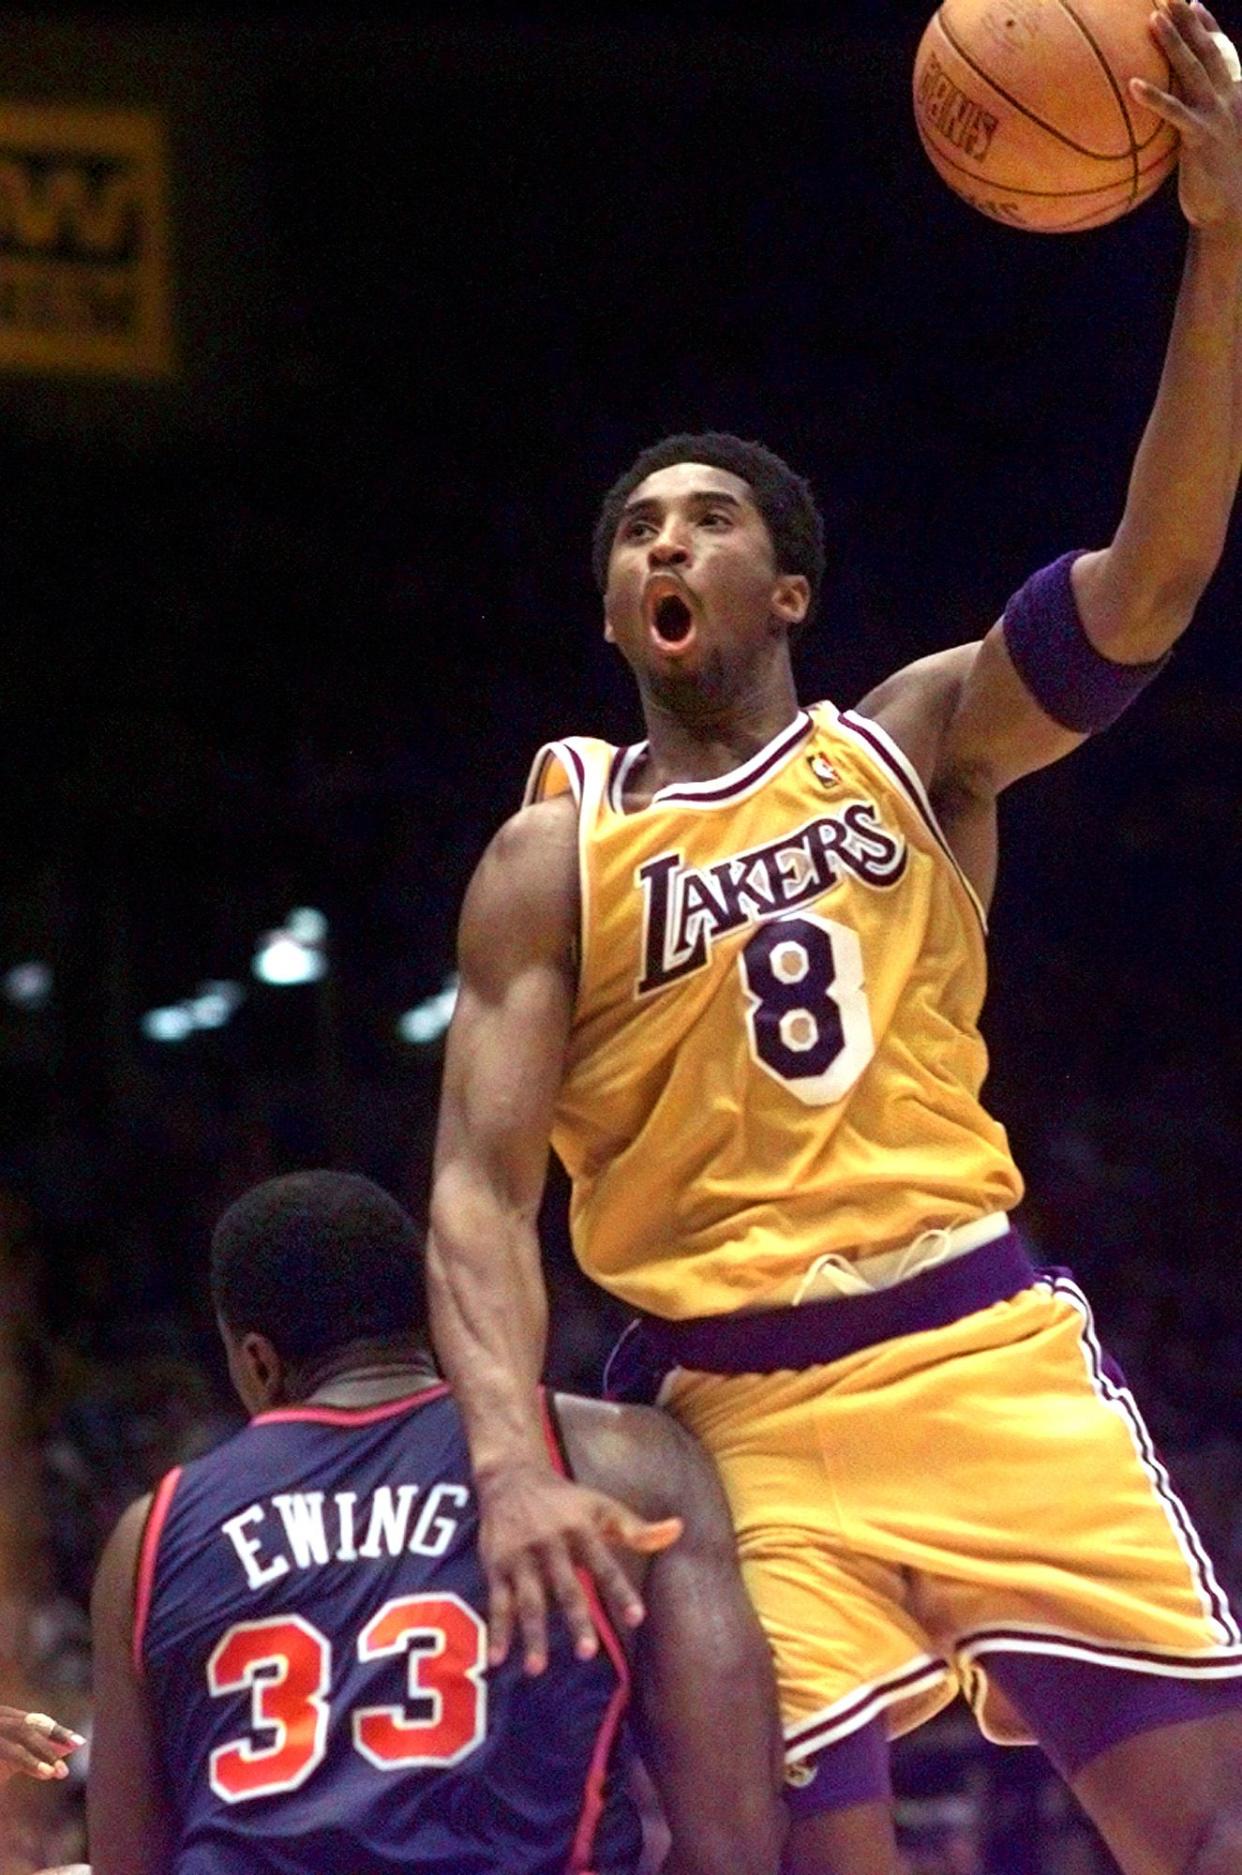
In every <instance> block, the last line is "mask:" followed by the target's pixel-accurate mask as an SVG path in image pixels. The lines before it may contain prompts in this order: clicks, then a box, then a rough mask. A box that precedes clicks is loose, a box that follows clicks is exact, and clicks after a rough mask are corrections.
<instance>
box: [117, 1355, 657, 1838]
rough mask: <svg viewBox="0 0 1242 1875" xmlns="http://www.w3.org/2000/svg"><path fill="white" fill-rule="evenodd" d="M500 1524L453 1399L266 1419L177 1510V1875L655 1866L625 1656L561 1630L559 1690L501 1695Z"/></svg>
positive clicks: (172, 1491)
mask: <svg viewBox="0 0 1242 1875" xmlns="http://www.w3.org/2000/svg"><path fill="white" fill-rule="evenodd" d="M477 1521H478V1519H477V1510H476V1504H475V1497H474V1492H473V1490H472V1488H471V1484H470V1472H469V1463H468V1455H467V1451H466V1444H465V1438H464V1435H463V1432H462V1429H461V1422H460V1419H459V1416H458V1412H457V1409H456V1407H455V1406H454V1404H453V1402H452V1400H451V1399H450V1398H449V1397H448V1394H447V1390H446V1389H442V1388H436V1389H430V1390H427V1391H424V1392H423V1393H421V1394H417V1395H415V1396H414V1397H413V1398H411V1399H405V1400H397V1401H394V1402H391V1403H389V1404H386V1405H384V1406H380V1407H375V1408H372V1409H370V1410H363V1411H352V1412H351V1411H343V1410H341V1409H339V1408H327V1407H313V1406H304V1407H295V1408H286V1409H283V1410H279V1411H276V1412H274V1413H268V1414H261V1415H260V1416H259V1417H258V1418H257V1419H256V1420H254V1421H253V1422H252V1423H251V1424H250V1425H249V1426H248V1427H247V1428H246V1430H245V1431H244V1432H242V1433H240V1434H239V1435H238V1436H237V1437H236V1438H235V1439H233V1440H231V1441H230V1442H229V1443H228V1444H226V1445H224V1446H222V1447H219V1448H218V1449H217V1450H216V1451H214V1452H212V1453H211V1454H209V1455H208V1456H207V1457H206V1458H201V1459H198V1460H197V1461H195V1463H193V1464H192V1465H190V1466H188V1467H187V1468H186V1470H185V1472H184V1473H183V1474H182V1475H181V1476H180V1477H179V1478H174V1480H173V1482H172V1483H171V1484H169V1485H168V1486H166V1488H165V1491H164V1492H163V1493H162V1494H161V1499H160V1502H159V1503H158V1505H157V1507H156V1510H155V1512H154V1513H153V1515H152V1516H151V1518H150V1519H149V1520H148V1524H147V1534H146V1539H145V1541H144V1545H143V1559H142V1567H141V1570H140V1579H142V1580H149V1581H150V1583H151V1595H150V1607H149V1613H148V1614H147V1616H146V1619H145V1622H142V1621H141V1620H140V1626H139V1629H138V1632H137V1633H136V1635H135V1646H136V1649H137V1655H138V1661H139V1669H140V1671H141V1672H142V1673H143V1674H144V1676H145V1678H146V1680H147V1682H148V1685H149V1691H150V1698H151V1701H152V1704H153V1706H154V1708H155V1710H156V1711H158V1713H159V1714H160V1733H161V1737H160V1746H161V1759H162V1762H163V1766H164V1772H165V1775H166V1777H167V1779H168V1784H169V1788H170V1789H171V1790H172V1792H173V1793H174V1798H175V1803H176V1809H177V1812H178V1816H179V1818H180V1822H181V1837H180V1847H179V1850H178V1855H177V1862H176V1867H177V1871H178V1875H200V1872H201V1875H207V1872H208V1871H210V1872H211V1875H232V1872H233V1871H236V1875H251V1871H253V1870H255V1868H256V1867H262V1868H263V1869H265V1870H267V1869H270V1870H272V1871H273V1872H275V1871H280V1875H285V1872H286V1871H288V1875H297V1872H298V1871H302V1870H306V1869H316V1870H320V1869H324V1870H326V1869H335V1868H340V1869H343V1870H345V1869H348V1870H353V1869H366V1870H368V1871H372V1870H373V1871H380V1870H385V1871H386V1870H390V1869H391V1870H392V1871H393V1875H396V1872H397V1871H398V1870H401V1871H404V1870H406V1869H408V1867H409V1864H410V1847H411V1845H412V1844H417V1845H418V1860H419V1867H420V1868H426V1869H427V1870H429V1871H431V1870H436V1871H439V1870H443V1871H444V1872H445V1875H448V1871H449V1870H453V1871H457V1870H459V1869H461V1868H469V1867H478V1868H484V1869H490V1868H497V1869H499V1868H501V1867H503V1868H504V1869H505V1870H506V1871H508V1872H509V1875H527V1872H529V1875H536V1871H538V1872H539V1875H542V1872H543V1871H545V1870H546V1871H548V1872H549V1875H551V1871H554V1870H555V1871H560V1870H563V1869H565V1868H568V1867H570V1866H573V1862H572V1857H573V1855H574V1851H575V1844H577V1846H578V1848H579V1850H586V1849H587V1848H588V1845H590V1846H591V1853H592V1858H593V1861H595V1862H598V1864H599V1865H600V1866H601V1867H603V1868H625V1867H628V1866H629V1865H630V1864H631V1862H632V1861H633V1860H634V1856H635V1849H636V1843H637V1834H636V1829H637V1826H636V1822H635V1819H634V1817H633V1815H632V1813H631V1811H630V1808H629V1805H628V1803H627V1800H626V1795H625V1789H624V1774H625V1770H626V1768H627V1767H626V1762H625V1754H624V1753H623V1752H618V1751H617V1749H616V1747H617V1743H618V1739H617V1732H618V1726H619V1723H620V1719H621V1715H622V1713H623V1712H624V1710H625V1707H626V1704H627V1700H628V1691H629V1670H628V1667H627V1664H626V1661H625V1657H624V1654H623V1653H622V1651H621V1648H620V1646H619V1644H618V1642H617V1641H616V1638H615V1637H614V1636H613V1635H612V1633H611V1632H610V1631H609V1632H607V1633H606V1636H605V1645H604V1647H603V1648H601V1650H600V1652H599V1653H598V1654H597V1656H596V1658H595V1659H594V1660H593V1661H590V1662H577V1661H575V1660H574V1659H573V1657H572V1652H571V1649H570V1645H569V1641H568V1637H567V1635H566V1633H565V1631H564V1629H563V1628H562V1629H558V1630H556V1631H555V1632H554V1635H553V1641H552V1654H551V1659H550V1662H549V1667H548V1670H547V1671H546V1672H545V1673H543V1674H541V1675H539V1676H538V1677H535V1678H532V1677H530V1676H528V1675H526V1674H525V1673H523V1671H522V1667H521V1663H520V1661H519V1660H518V1659H517V1658H516V1656H513V1657H511V1658H510V1659H509V1660H508V1661H507V1662H506V1663H505V1664H504V1665H503V1666H502V1667H500V1668H498V1669H497V1670H496V1671H494V1672H492V1673H490V1674H489V1673H488V1672H487V1636H486V1629H485V1625H484V1614H485V1608H486V1602H485V1587H486V1585H485V1582H484V1579H483V1574H482V1570H481V1568H480V1566H479V1561H478V1553H477V1548H476V1541H475V1539H476V1534H477ZM140 1612H141V1611H140ZM597 1767H598V1769H599V1771H600V1772H601V1773H602V1774H603V1775H602V1777H600V1778H596V1777H593V1775H592V1774H593V1770H594V1769H595V1768H597ZM568 1792H574V1793H578V1797H579V1802H578V1804H577V1806H576V1807H575V1805H574V1804H573V1803H567V1802H566V1793H568ZM601 1800H602V1801H601ZM579 1839H580V1840H579Z"/></svg>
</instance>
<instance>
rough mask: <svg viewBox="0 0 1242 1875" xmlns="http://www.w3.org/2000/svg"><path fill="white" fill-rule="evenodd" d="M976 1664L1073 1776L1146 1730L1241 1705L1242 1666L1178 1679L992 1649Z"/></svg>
mask: <svg viewBox="0 0 1242 1875" xmlns="http://www.w3.org/2000/svg"><path fill="white" fill-rule="evenodd" d="M976 1664H977V1665H979V1666H983V1667H985V1668H986V1671H987V1674H988V1677H989V1678H990V1679H991V1680H992V1682H993V1683H994V1684H995V1685H996V1686H997V1687H998V1688H999V1689H1000V1691H1001V1692H1002V1693H1003V1694H1004V1695H1005V1697H1006V1699H1008V1700H1009V1702H1010V1704H1011V1705H1013V1706H1014V1707H1015V1708H1016V1709H1017V1712H1018V1713H1019V1715H1020V1717H1021V1718H1022V1720H1023V1721H1024V1723H1025V1724H1026V1725H1028V1726H1029V1727H1030V1729H1031V1731H1032V1732H1033V1733H1034V1734H1035V1736H1036V1738H1038V1740H1039V1742H1040V1744H1041V1745H1042V1746H1043V1748H1044V1750H1045V1751H1046V1752H1047V1753H1048V1756H1049V1757H1050V1758H1051V1759H1052V1762H1053V1764H1054V1765H1055V1766H1056V1768H1057V1770H1058V1771H1060V1772H1061V1774H1062V1776H1063V1777H1067V1778H1072V1777H1076V1776H1077V1774H1078V1772H1079V1771H1081V1770H1082V1768H1083V1766H1084V1765H1086V1764H1089V1763H1090V1762H1091V1760H1092V1758H1096V1757H1098V1756H1099V1754H1100V1753H1101V1752H1102V1751H1108V1750H1109V1749H1110V1748H1111V1747H1112V1746H1113V1745H1120V1744H1121V1743H1122V1742H1123V1740H1125V1739H1127V1738H1135V1737H1137V1736H1138V1734H1139V1733H1140V1732H1152V1731H1155V1730H1156V1728H1157V1727H1158V1726H1161V1725H1180V1724H1183V1723H1184V1722H1185V1721H1187V1720H1190V1719H1207V1718H1212V1717H1214V1716H1215V1715H1216V1714H1217V1713H1220V1712H1233V1711H1236V1710H1237V1709H1238V1707H1240V1706H1242V1673H1236V1674H1235V1676H1234V1677H1233V1678H1231V1679H1217V1680H1203V1679H1183V1680H1178V1679H1171V1678H1169V1677H1168V1676H1167V1675H1163V1674H1155V1673H1142V1672H1132V1671H1131V1670H1129V1669H1128V1668H1125V1667H1121V1668H1118V1667H1105V1666H1099V1665H1097V1664H1096V1662H1094V1661H1089V1660H1065V1659H1062V1658H1061V1657H1059V1656H1055V1657H1054V1656H1052V1655H1049V1654H1029V1653H1001V1652H992V1651H989V1652H988V1654H987V1657H986V1660H980V1661H978V1662H977V1663H976Z"/></svg>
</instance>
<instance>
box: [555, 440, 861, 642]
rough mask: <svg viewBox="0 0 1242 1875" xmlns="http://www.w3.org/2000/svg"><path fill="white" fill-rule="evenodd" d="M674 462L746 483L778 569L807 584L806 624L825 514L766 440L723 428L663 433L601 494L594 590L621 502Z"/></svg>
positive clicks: (817, 580)
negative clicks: (723, 472) (716, 471)
mask: <svg viewBox="0 0 1242 1875" xmlns="http://www.w3.org/2000/svg"><path fill="white" fill-rule="evenodd" d="M676 462H705V463H707V465H708V466H709V467H710V468H713V469H727V470H728V472H729V474H730V475H736V476H738V477H740V479H741V480H742V481H743V482H745V483H746V484H747V485H748V487H749V488H750V492H751V494H752V495H753V496H754V498H755V506H756V507H757V508H758V510H759V512H760V514H761V515H762V516H763V518H764V521H765V522H766V523H767V529H768V533H769V534H770V535H771V536H772V550H773V553H774V554H775V556H776V565H777V570H778V571H779V572H781V573H800V574H801V575H802V577H803V578H804V579H805V580H806V582H807V584H808V585H809V586H810V588H811V603H810V605H809V606H808V607H807V614H806V618H805V619H804V620H803V624H804V625H809V624H810V622H811V620H812V618H814V616H815V612H816V610H817V608H818V605H819V594H820V588H821V587H822V585H823V583H824V518H823V516H822V515H821V513H820V511H819V509H818V507H817V506H816V504H815V496H814V495H813V494H812V492H811V485H810V483H809V482H808V481H807V480H806V478H805V476H801V475H798V474H797V473H796V472H795V471H794V470H793V469H791V468H790V466H789V464H788V463H787V462H784V461H783V460H782V459H781V457H780V456H778V455H777V454H776V453H775V451H774V450H771V449H769V448H768V447H767V445H766V444H765V443H747V442H743V440H742V438H741V437H740V436H731V435H729V433H728V432H727V431H725V430H706V431H704V433H703V434H702V435H700V436H688V435H686V436H666V437H664V438H663V439H662V440H661V441H660V442H658V443H652V444H651V445H650V447H649V448H647V449H644V450H643V451H642V453H641V454H640V455H638V456H636V457H635V458H634V461H633V462H632V463H631V464H630V466H629V468H628V469H627V470H626V471H625V474H624V475H620V476H618V477H617V480H616V481H615V482H614V483H613V485H612V487H611V488H610V489H609V490H608V493H607V494H606V495H605V496H604V499H603V503H602V504H601V507H600V511H599V515H598V517H597V519H596V522H595V537H594V541H593V545H592V556H591V559H592V566H593V567H594V571H595V583H596V585H597V586H598V587H599V590H600V591H601V592H603V591H604V589H605V587H606V586H607V584H608V556H609V555H610V553H611V552H612V543H613V541H614V540H615V538H616V533H617V528H618V527H619V525H620V522H621V512H622V510H623V508H624V507H625V504H626V502H627V501H628V500H629V498H630V496H631V495H632V494H633V492H634V490H635V489H636V488H637V487H638V484H639V483H640V482H645V481H646V479H647V477H648V476H649V475H654V474H655V472H656V470H657V469H669V468H672V466H673V464H674V463H676Z"/></svg>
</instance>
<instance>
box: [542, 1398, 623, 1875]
mask: <svg viewBox="0 0 1242 1875" xmlns="http://www.w3.org/2000/svg"><path fill="white" fill-rule="evenodd" d="M539 1412H540V1417H541V1418H542V1421H543V1436H544V1438H545V1439H546V1440H547V1445H548V1451H549V1453H550V1454H551V1458H552V1463H553V1464H554V1465H555V1467H556V1469H557V1471H559V1472H560V1474H561V1476H562V1477H563V1478H569V1477H572V1476H573V1473H572V1471H571V1469H570V1465H569V1456H568V1453H567V1452H566V1450H565V1447H564V1445H563V1444H562V1441H561V1435H560V1431H559V1428H558V1426H557V1422H556V1419H555V1416H554V1412H553V1408H552V1404H551V1401H550V1400H549V1398H548V1394H547V1389H546V1388H544V1387H540V1389H539ZM578 1580H579V1582H580V1583H581V1584H582V1590H583V1593H584V1594H585V1596H586V1598H587V1604H588V1606H589V1608H590V1610H591V1619H592V1621H593V1622H594V1623H595V1629H596V1632H597V1633H598V1635H599V1637H600V1640H601V1641H602V1642H603V1644H604V1652H605V1653H606V1654H607V1655H608V1658H609V1659H610V1660H611V1662H612V1665H613V1671H614V1672H615V1673H616V1676H617V1684H616V1686H615V1687H614V1688H613V1692H612V1697H611V1698H610V1699H609V1701H608V1704H607V1706H606V1707H605V1709H604V1716H603V1718H602V1720H601V1721H600V1728H599V1731H598V1733H597V1734H596V1739H595V1749H594V1750H593V1751H592V1753H591V1763H590V1768H589V1769H588V1771H587V1775H586V1788H585V1790H584V1792H583V1798H582V1814H581V1815H580V1817H579V1818H578V1827H577V1829H576V1830H575V1831H574V1841H573V1848H572V1849H571V1850H570V1854H569V1867H568V1869H567V1871H566V1875H590V1870H591V1851H592V1849H593V1848H594V1846H595V1832H596V1831H597V1829H598V1828H599V1820H600V1817H601V1815H602V1814H603V1809H604V1784H605V1780H606V1778H607V1775H608V1760H609V1758H610V1757H611V1756H612V1749H613V1746H614V1745H615V1744H616V1740H617V1731H618V1728H619V1726H620V1724H621V1718H622V1714H623V1713H624V1712H625V1709H626V1707H627V1706H628V1705H629V1703H630V1663H629V1660H628V1659H627V1657H626V1652H625V1649H624V1647H623V1646H622V1645H621V1642H620V1641H619V1640H618V1638H617V1633H616V1629H615V1628H614V1627H613V1625H612V1623H611V1621H610V1620H609V1619H608V1616H607V1615H606V1614H605V1613H604V1607H603V1603H602V1602H601V1601H600V1599H599V1596H598V1594H597V1593H596V1589H595V1584H594V1582H593V1581H592V1580H591V1577H590V1576H589V1575H588V1573H587V1572H586V1570H585V1569H580V1570H579V1571H578Z"/></svg>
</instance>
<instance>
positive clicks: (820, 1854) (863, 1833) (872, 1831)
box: [781, 1803, 900, 1875]
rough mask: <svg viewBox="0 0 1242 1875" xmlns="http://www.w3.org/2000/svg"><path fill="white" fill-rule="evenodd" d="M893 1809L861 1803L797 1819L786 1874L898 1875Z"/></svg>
mask: <svg viewBox="0 0 1242 1875" xmlns="http://www.w3.org/2000/svg"><path fill="white" fill-rule="evenodd" d="M899 1868H900V1863H899V1861H898V1857H897V1836H896V1831H895V1830H894V1827H893V1813H892V1806H891V1805H890V1804H887V1803H856V1804H851V1805H850V1806H849V1808H848V1809H844V1810H821V1811H819V1812H818V1813H817V1814H816V1815H814V1816H801V1817H795V1818H794V1819H793V1821H792V1822H791V1823H790V1826H789V1835H788V1837H787V1838H786V1841H785V1854H784V1857H783V1859H782V1861H781V1875H898V1870H899Z"/></svg>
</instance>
